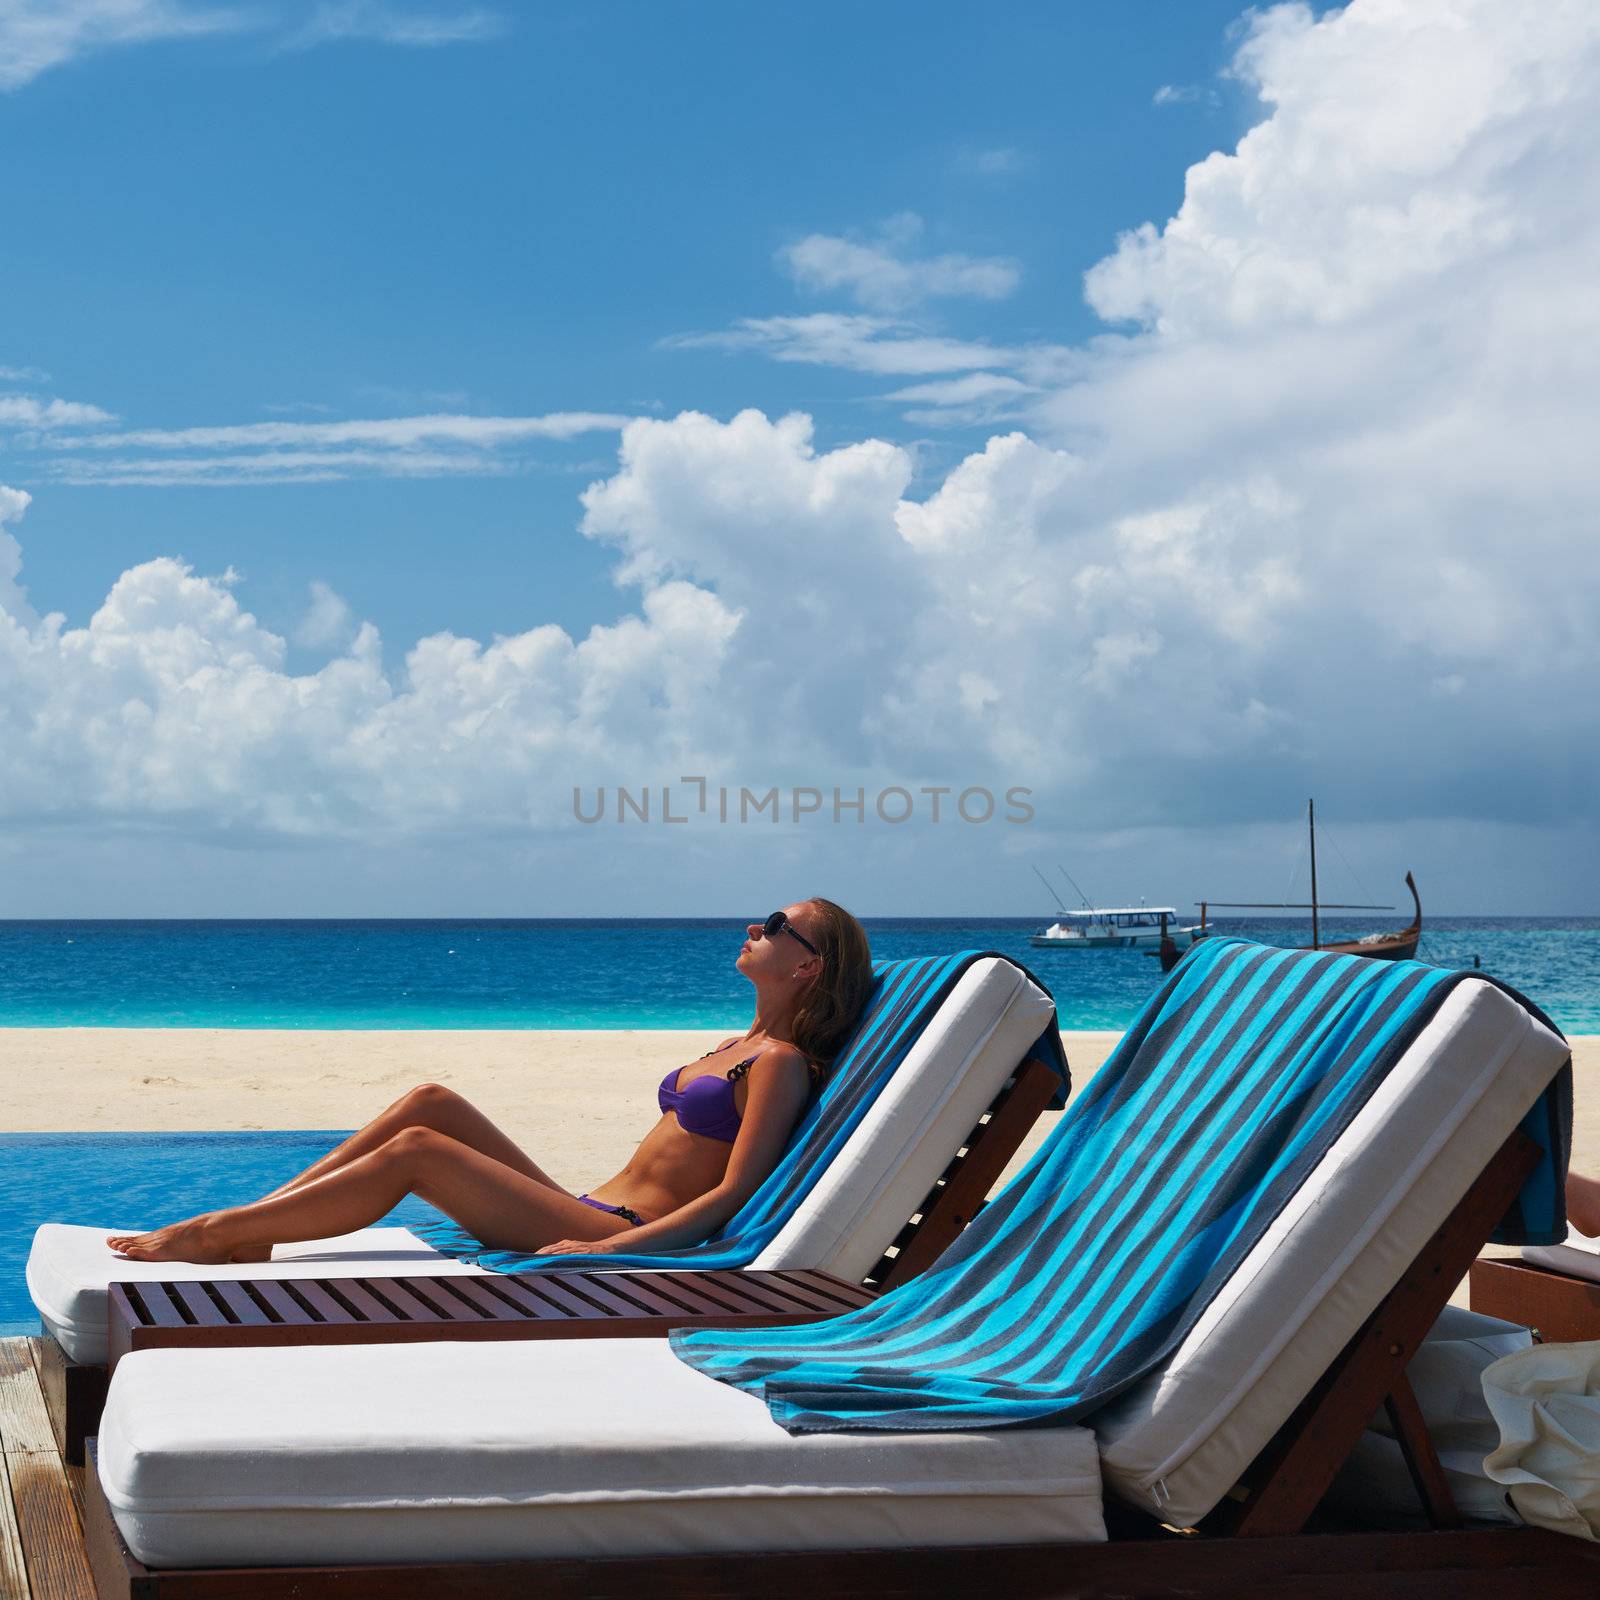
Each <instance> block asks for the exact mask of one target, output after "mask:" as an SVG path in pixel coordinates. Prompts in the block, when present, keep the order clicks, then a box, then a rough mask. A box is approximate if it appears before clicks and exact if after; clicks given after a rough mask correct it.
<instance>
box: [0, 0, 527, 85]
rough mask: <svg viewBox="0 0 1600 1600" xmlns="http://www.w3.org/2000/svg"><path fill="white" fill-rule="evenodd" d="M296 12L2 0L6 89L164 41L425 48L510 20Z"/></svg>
mask: <svg viewBox="0 0 1600 1600" xmlns="http://www.w3.org/2000/svg"><path fill="white" fill-rule="evenodd" d="M294 15H295V12H294V9H286V8H285V7H284V6H283V5H282V4H279V3H272V0H253V3H245V4H213V5H208V4H203V3H200V0H0V92H3V91H5V90H8V89H20V88H22V87H24V86H25V85H27V84H29V83H32V82H33V80H34V79H35V78H37V77H38V76H39V75H40V74H41V73H44V72H48V71H49V70H50V69H51V68H52V67H60V66H66V65H68V64H70V63H71V62H73V61H76V60H79V59H80V58H82V57H84V56H88V55H92V54H96V53H98V52H100V51H104V50H111V49H117V48H123V47H127V46H130V45H139V44H153V43H156V42H158V41H160V40H171V39H197V38H204V37H207V36H211V35H217V34H229V33H254V34H263V35H268V36H271V35H273V34H278V35H279V36H280V42H281V44H282V46H283V47H284V48H286V49H307V48H310V47H312V46H315V45H322V44H334V43H340V42H344V41H367V42H371V43H377V44H387V45H397V46H401V47H406V48H413V49H425V48H430V47H434V46H439V45H448V44H469V43H479V42H482V41H485V40H489V39H495V38H498V37H499V36H500V35H501V34H503V33H504V32H505V31H506V28H507V26H508V24H507V22H506V19H505V18H504V17H503V16H502V15H501V13H499V12H497V11H493V10H490V9H488V8H487V7H484V6H464V7H457V6H445V7H430V8H422V9H418V8H412V7H401V6H395V5H389V4H385V3H381V0H342V3H334V0H329V3H328V4H323V5H319V6H318V7H317V8H316V10H315V11H314V12H313V13H312V15H311V17H310V18H309V19H307V20H305V21H304V22H301V23H299V24H298V25H293V19H294ZM285 28H287V31H286V32H285V31H282V30H284V29H285Z"/></svg>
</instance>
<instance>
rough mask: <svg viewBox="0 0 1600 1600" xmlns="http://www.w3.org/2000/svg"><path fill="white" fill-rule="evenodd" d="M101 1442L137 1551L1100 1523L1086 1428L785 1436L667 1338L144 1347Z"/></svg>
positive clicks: (448, 1555) (291, 1556) (775, 1539)
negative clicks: (688, 1361) (684, 1359)
mask: <svg viewBox="0 0 1600 1600" xmlns="http://www.w3.org/2000/svg"><path fill="white" fill-rule="evenodd" d="M99 1456H100V1480H101V1483H102V1485H103V1486H104V1489H105V1493H106V1498H107V1500H108V1502H109V1504H110V1506H111V1509H112V1512H113V1514H114V1516H115V1518H116V1521H117V1525H118V1527H119V1528H120V1529H121V1530H122V1534H123V1537H124V1538H125V1539H126V1540H127V1542H128V1545H129V1548H130V1549H131V1550H132V1551H133V1553H134V1555H136V1556H137V1557H138V1558H139V1559H140V1560H142V1561H144V1562H146V1563H147V1564H148V1565H151V1566H156V1567H178V1566H191V1567H192V1566H207V1565H254V1564H265V1565H274V1564H278V1565H281V1564H293V1563H336V1562H376V1561H449V1560H493V1559H516V1558H532V1557H538V1556H598V1555H653V1554H669V1553H689V1552H709V1551H730V1550H772V1549H782V1550H796V1549H833V1548H865V1547H871V1546H877V1547H883V1546H899V1545H918V1544H922V1545H927V1544H966V1543H989V1544H995V1543H1016V1542H1025V1541H1032V1540H1070V1539H1103V1538H1104V1537H1105V1528H1104V1523H1103V1521H1102V1518H1101V1501H1100V1475H1099V1467H1098V1462H1097V1459H1096V1455H1095V1448H1094V1436H1093V1435H1092V1434H1091V1433H1089V1432H1088V1431H1087V1430H1086V1429H1082V1428H1075V1427H1070V1426H1068V1427H1061V1428H1010V1429H999V1430H996V1431H994V1432H989V1433H980V1432H968V1433H944V1434H939V1433H931V1434H930V1433H916V1434H894V1435H884V1434H810V1435H806V1436H804V1437H799V1438H794V1437H791V1436H790V1435H788V1434H786V1433H785V1432H784V1431H783V1430H782V1429H781V1428H780V1427H778V1425H777V1424H776V1423H774V1422H773V1421H772V1419H771V1417H770V1416H769V1415H768V1413H767V1409H766V1407H765V1406H764V1405H763V1404H762V1403H761V1401H759V1400H757V1399H755V1398H754V1397H753V1396H751V1395H748V1394H745V1393H743V1392H742V1391H740V1390H736V1389H732V1388H729V1387H728V1386H727V1385H725V1384H721V1383H717V1382H715V1381H713V1380H712V1379H710V1378H707V1377H704V1376H703V1375H702V1374H700V1373H698V1372H695V1371H694V1370H692V1369H691V1368H689V1367H687V1366H685V1365H683V1364H682V1363H681V1362H680V1361H678V1360H677V1358H676V1357H675V1356H673V1354H672V1353H671V1351H670V1350H669V1349H668V1347H667V1345H666V1342H665V1341H664V1340H631V1339H630V1340H609V1339H604V1340H594V1339H571V1340H567V1339H563V1340H551V1341H548V1342H541V1343H538V1344H524V1343H506V1344H468V1343H455V1344H450V1343H446V1344H420V1345H369V1346H347V1347H338V1348H322V1349H309V1348H306V1347H303V1346H302V1347H292V1346H291V1347H285V1348H280V1349H256V1350H187V1351H179V1350H147V1351H140V1352H137V1353H136V1354H134V1355H132V1356H129V1357H127V1358H126V1359H125V1360H123V1361H121V1362H120V1363H118V1366H117V1370H116V1373H115V1374H114V1376H113V1378H112V1382H111V1392H110V1395H109V1397H108V1400H107V1404H106V1411H105V1416H104V1419H103V1420H102V1422H101V1425H100V1444H99Z"/></svg>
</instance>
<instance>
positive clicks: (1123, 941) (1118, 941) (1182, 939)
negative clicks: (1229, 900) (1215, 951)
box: [1028, 928, 1199, 950]
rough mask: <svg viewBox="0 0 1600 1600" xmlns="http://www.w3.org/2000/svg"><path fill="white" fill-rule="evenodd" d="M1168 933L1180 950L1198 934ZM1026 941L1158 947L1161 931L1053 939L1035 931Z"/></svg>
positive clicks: (1050, 946)
mask: <svg viewBox="0 0 1600 1600" xmlns="http://www.w3.org/2000/svg"><path fill="white" fill-rule="evenodd" d="M1167 934H1168V937H1169V938H1171V940H1172V942H1173V943H1174V944H1175V945H1177V946H1178V947H1179V948H1180V949H1187V947H1188V946H1189V945H1191V944H1193V943H1194V941H1195V939H1196V938H1197V937H1198V936H1199V930H1198V929H1196V928H1169V929H1168V930H1167ZM1028 942H1029V943H1030V944H1031V945H1033V947H1034V948H1035V949H1036V950H1159V949H1160V948H1161V930H1160V929H1159V928H1151V929H1149V930H1148V931H1146V930H1145V929H1139V930H1137V931H1133V932H1127V933H1105V934H1099V933H1096V934H1081V935H1078V936H1077V937H1073V938H1068V937H1066V936H1060V937H1055V938H1052V937H1051V935H1049V934H1048V933H1035V934H1033V935H1031V936H1030V938H1029V941H1028Z"/></svg>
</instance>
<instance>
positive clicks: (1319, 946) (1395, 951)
mask: <svg viewBox="0 0 1600 1600" xmlns="http://www.w3.org/2000/svg"><path fill="white" fill-rule="evenodd" d="M1306 826H1307V828H1308V829H1309V830H1310V835H1311V901H1310V904H1309V905H1307V904H1305V903H1304V902H1290V901H1266V900H1255V901H1242V900H1235V901H1223V900H1202V901H1201V902H1200V927H1201V929H1202V931H1205V929H1206V917H1207V914H1208V912H1209V911H1211V910H1214V909H1216V908H1217V907H1222V908H1224V909H1226V910H1229V911H1307V910H1309V911H1310V913H1311V944H1310V946H1309V948H1310V949H1312V950H1327V951H1331V952H1332V953H1333V954H1334V955H1341V956H1370V957H1372V959H1374V960H1375V961H1409V960H1410V959H1411V958H1412V957H1413V956H1414V955H1415V954H1416V953H1417V941H1418V940H1419V939H1420V938H1421V937H1422V897H1421V896H1420V895H1419V894H1418V893H1417V885H1416V880H1415V879H1413V878H1412V876H1411V874H1410V873H1409V872H1408V873H1407V874H1406V888H1408V889H1409V890H1410V891H1411V904H1412V907H1413V910H1414V915H1413V916H1412V919H1411V924H1410V926H1409V927H1405V928H1397V929H1396V930H1395V931H1394V932H1393V933H1369V934H1366V935H1365V936H1364V937H1362V938H1360V939H1343V940H1337V941H1335V942H1334V943H1332V944H1324V943H1323V942H1322V922H1321V913H1322V912H1324V911H1393V910H1394V907H1393V906H1364V905H1346V904H1341V903H1326V902H1322V901H1319V900H1318V899H1317V803H1316V801H1315V800H1308V801H1307V802H1306Z"/></svg>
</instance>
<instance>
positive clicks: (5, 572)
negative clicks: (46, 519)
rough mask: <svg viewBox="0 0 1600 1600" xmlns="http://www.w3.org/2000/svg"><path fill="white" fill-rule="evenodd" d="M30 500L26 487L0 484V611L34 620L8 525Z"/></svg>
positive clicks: (18, 547)
mask: <svg viewBox="0 0 1600 1600" xmlns="http://www.w3.org/2000/svg"><path fill="white" fill-rule="evenodd" d="M32 501H33V496H32V495H30V494H29V493H28V492H27V491H26V490H24V489H12V488H8V487H7V486H6V485H5V484H3V483H0V612H3V613H5V614H6V615H8V616H12V617H22V618H26V619H27V620H28V621H29V622H30V623H31V622H32V621H33V620H34V616H33V610H32V608H31V607H30V606H29V605H28V597H27V596H26V594H24V593H23V590H22V584H21V581H20V579H21V575H22V546H21V545H20V544H18V543H17V537H16V535H15V534H14V533H12V532H10V531H9V529H8V527H7V524H14V523H17V522H20V521H21V520H22V513H23V512H24V511H26V510H27V509H28V507H29V505H30V504H31V503H32Z"/></svg>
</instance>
